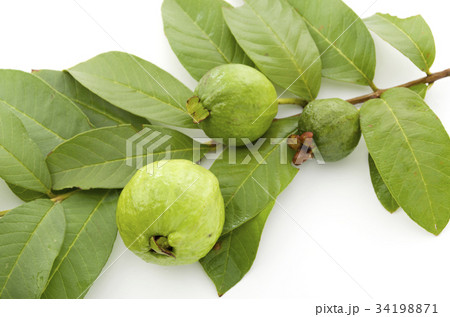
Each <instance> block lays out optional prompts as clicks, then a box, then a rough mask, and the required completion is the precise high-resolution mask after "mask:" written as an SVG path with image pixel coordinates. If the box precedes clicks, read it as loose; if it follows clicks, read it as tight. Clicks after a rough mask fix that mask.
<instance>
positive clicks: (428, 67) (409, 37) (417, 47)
mask: <svg viewBox="0 0 450 317" xmlns="http://www.w3.org/2000/svg"><path fill="white" fill-rule="evenodd" d="M377 16H379V17H381V18H382V19H383V20H386V21H387V22H388V23H389V24H391V25H393V26H394V27H395V28H396V29H398V30H399V31H400V32H401V33H403V34H404V35H405V36H406V37H407V38H408V39H409V40H410V41H411V42H412V43H413V44H414V46H415V47H416V49H417V50H418V51H419V53H420V56H422V60H423V62H424V63H425V67H426V71H427V72H428V71H430V66H429V65H428V62H427V60H426V59H425V55H423V52H422V50H421V49H420V48H419V46H418V45H417V43H416V42H415V41H414V40H413V39H412V37H411V36H410V35H409V34H408V33H406V32H405V31H404V30H402V29H401V28H400V27H399V26H398V25H396V24H395V23H394V22H392V21H389V20H388V19H387V18H386V17H384V16H382V15H379V14H377Z"/></svg>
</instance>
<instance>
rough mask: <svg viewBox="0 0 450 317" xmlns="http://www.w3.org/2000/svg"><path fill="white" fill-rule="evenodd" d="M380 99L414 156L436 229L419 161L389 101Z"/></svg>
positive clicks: (426, 185) (434, 217)
mask: <svg viewBox="0 0 450 317" xmlns="http://www.w3.org/2000/svg"><path fill="white" fill-rule="evenodd" d="M380 100H381V101H382V102H383V103H384V104H385V105H386V107H387V108H388V109H389V111H390V112H391V114H392V117H393V118H394V119H395V122H396V123H397V125H398V127H399V129H400V132H401V133H402V135H403V138H404V139H405V142H406V144H407V145H408V147H409V149H410V151H411V154H412V156H413V158H414V162H415V164H416V166H417V169H418V170H419V174H420V177H421V178H422V182H423V185H424V187H425V193H426V195H427V198H428V199H427V202H428V205H429V206H430V212H431V216H432V217H433V220H434V224H435V229H436V230H438V228H437V221H436V216H435V214H434V209H433V206H432V204H431V198H430V193H429V191H428V184H427V183H426V182H425V178H424V176H423V172H422V168H421V167H420V164H419V161H418V160H417V157H416V155H415V152H414V149H413V148H412V146H411V143H410V142H409V139H408V136H407V135H406V133H405V131H404V130H403V127H402V126H401V124H400V121H399V120H398V118H397V116H396V115H395V113H394V111H393V109H392V108H391V106H390V105H389V103H387V102H386V100H384V99H380Z"/></svg>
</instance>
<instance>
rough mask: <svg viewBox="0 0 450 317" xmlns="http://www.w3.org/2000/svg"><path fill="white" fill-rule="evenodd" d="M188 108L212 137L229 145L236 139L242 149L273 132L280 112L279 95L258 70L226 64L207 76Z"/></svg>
mask: <svg viewBox="0 0 450 317" xmlns="http://www.w3.org/2000/svg"><path fill="white" fill-rule="evenodd" d="M187 109H188V112H189V113H190V114H191V116H192V117H193V118H194V122H196V123H200V127H201V128H202V129H203V131H204V132H205V133H206V135H208V136H209V137H210V138H213V139H215V140H216V141H218V142H223V143H225V144H230V143H231V142H232V141H230V139H236V145H237V146H241V145H244V144H246V143H250V141H251V142H253V141H255V140H257V139H258V138H260V137H261V136H262V135H263V134H264V133H265V132H266V131H267V130H268V129H269V127H270V125H271V123H272V120H273V119H274V118H275V115H276V114H277V111H278V103H277V93H276V90H275V88H274V86H273V85H272V83H271V82H270V81H269V80H268V79H267V78H266V77H265V76H264V75H263V74H262V73H260V72H259V71H257V70H256V69H254V68H252V67H249V66H246V65H240V64H226V65H221V66H218V67H216V68H214V69H212V70H210V71H209V72H208V73H206V74H205V75H204V76H203V78H202V79H201V80H200V82H199V84H198V86H197V88H196V89H195V97H193V98H191V99H189V101H188V104H187ZM243 138H247V139H248V140H249V141H245V140H242V139H243Z"/></svg>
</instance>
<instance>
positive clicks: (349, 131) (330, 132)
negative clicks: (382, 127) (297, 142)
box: [298, 98, 361, 162]
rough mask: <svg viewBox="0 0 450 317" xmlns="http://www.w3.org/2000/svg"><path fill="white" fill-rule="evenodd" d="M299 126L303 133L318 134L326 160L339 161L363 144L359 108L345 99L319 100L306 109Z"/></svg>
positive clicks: (321, 153) (319, 146)
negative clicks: (360, 141) (360, 143)
mask: <svg viewBox="0 0 450 317" xmlns="http://www.w3.org/2000/svg"><path fill="white" fill-rule="evenodd" d="M298 129H299V134H302V133H305V132H312V133H313V134H314V142H315V144H316V146H317V148H318V150H319V152H320V155H321V156H322V158H323V159H324V161H326V162H336V161H339V160H342V159H343V158H345V157H346V156H348V155H349V154H350V153H352V152H353V150H354V149H355V148H356V146H357V145H358V143H359V139H360V138H361V129H360V126H359V110H358V109H356V108H355V106H354V105H352V104H351V103H348V102H346V101H344V100H342V99H337V98H335V99H324V100H316V101H313V102H311V103H309V104H308V105H307V106H306V107H305V109H304V110H303V113H302V114H301V116H300V120H299V123H298ZM316 156H317V155H316Z"/></svg>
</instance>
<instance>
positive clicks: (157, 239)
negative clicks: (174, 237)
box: [150, 236, 176, 258]
mask: <svg viewBox="0 0 450 317" xmlns="http://www.w3.org/2000/svg"><path fill="white" fill-rule="evenodd" d="M150 252H154V253H157V254H160V255H166V256H170V257H173V258H176V256H175V254H174V253H173V248H172V247H171V246H170V244H169V241H168V239H167V238H166V237H163V236H152V237H150Z"/></svg>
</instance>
